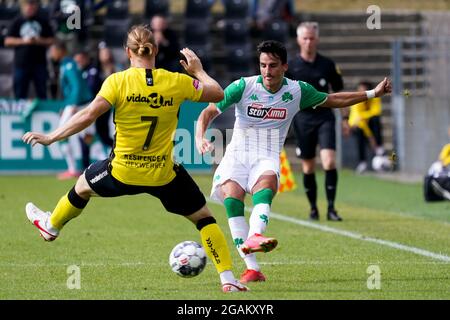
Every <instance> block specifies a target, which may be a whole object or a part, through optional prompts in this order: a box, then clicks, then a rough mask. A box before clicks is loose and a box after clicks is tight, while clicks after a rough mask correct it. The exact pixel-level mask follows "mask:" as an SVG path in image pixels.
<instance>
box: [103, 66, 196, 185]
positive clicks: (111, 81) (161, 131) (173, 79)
mask: <svg viewBox="0 0 450 320" xmlns="http://www.w3.org/2000/svg"><path fill="white" fill-rule="evenodd" d="M202 91H203V90H202V87H201V84H200V82H199V81H198V80H196V79H193V78H191V77H189V76H187V75H185V74H181V73H174V72H169V71H167V70H164V69H144V68H134V67H131V68H129V69H127V70H125V71H122V72H117V73H114V74H112V75H110V76H109V77H108V78H107V79H106V80H105V82H104V83H103V85H102V88H101V90H100V92H99V93H98V95H99V96H101V97H103V98H105V99H106V100H107V101H108V102H109V103H110V104H111V105H112V106H114V124H115V127H116V134H115V144H114V147H113V150H112V153H111V158H112V161H111V166H112V169H111V174H112V175H113V177H114V178H116V179H117V180H119V181H121V182H123V183H126V184H131V185H139V186H162V185H165V184H167V183H169V182H170V181H172V179H173V178H174V177H175V172H174V170H173V165H174V161H173V158H172V156H173V155H172V151H173V138H174V135H175V130H176V128H177V124H178V114H179V110H180V105H181V103H182V102H183V101H185V100H191V101H198V100H199V99H200V96H201V94H202Z"/></svg>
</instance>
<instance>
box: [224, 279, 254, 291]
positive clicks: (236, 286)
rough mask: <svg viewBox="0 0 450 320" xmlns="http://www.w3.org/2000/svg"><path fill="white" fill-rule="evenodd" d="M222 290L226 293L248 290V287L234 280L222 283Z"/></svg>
mask: <svg viewBox="0 0 450 320" xmlns="http://www.w3.org/2000/svg"><path fill="white" fill-rule="evenodd" d="M222 291H223V292H224V293H228V292H241V291H250V289H249V288H247V287H246V286H244V285H243V284H242V283H240V282H239V281H237V280H236V281H235V282H234V283H224V284H223V285H222Z"/></svg>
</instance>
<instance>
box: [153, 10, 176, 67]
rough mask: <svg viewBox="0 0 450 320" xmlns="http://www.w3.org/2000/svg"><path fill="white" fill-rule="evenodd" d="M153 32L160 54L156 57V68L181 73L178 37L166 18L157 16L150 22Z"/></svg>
mask: <svg viewBox="0 0 450 320" xmlns="http://www.w3.org/2000/svg"><path fill="white" fill-rule="evenodd" d="M150 28H151V29H152V31H153V35H154V37H155V41H156V45H157V46H158V54H157V55H156V67H157V68H163V69H166V70H168V71H179V70H180V64H179V60H180V59H179V51H180V46H179V44H178V37H177V35H176V33H175V31H173V30H171V29H170V28H169V24H168V23H167V19H166V17H164V16H162V15H155V16H153V17H152V20H151V22H150Z"/></svg>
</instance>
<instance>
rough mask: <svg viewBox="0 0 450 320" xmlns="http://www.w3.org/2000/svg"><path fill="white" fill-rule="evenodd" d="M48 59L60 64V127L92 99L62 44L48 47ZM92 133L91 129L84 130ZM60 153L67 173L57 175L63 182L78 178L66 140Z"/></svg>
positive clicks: (72, 153)
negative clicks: (61, 108)
mask: <svg viewBox="0 0 450 320" xmlns="http://www.w3.org/2000/svg"><path fill="white" fill-rule="evenodd" d="M50 57H51V59H53V60H54V61H57V62H59V64H60V71H59V74H60V87H61V92H62V95H63V99H64V101H63V102H64V105H65V107H64V109H63V111H62V114H61V119H60V126H61V125H63V124H64V123H66V122H67V121H68V120H69V119H70V117H72V115H74V114H75V113H76V112H78V111H79V110H81V109H82V108H83V107H84V106H85V105H86V104H87V103H89V101H90V100H91V99H92V93H91V91H90V90H89V87H88V85H87V83H86V81H85V80H84V79H83V77H82V74H81V71H80V70H79V69H78V67H77V64H76V62H75V61H74V60H73V59H72V58H71V57H70V56H69V55H68V53H67V47H66V45H65V43H64V42H62V41H58V42H56V43H55V44H53V45H52V46H51V47H50ZM85 130H86V131H85V133H86V132H92V128H91V127H89V128H87V129H85ZM60 147H61V152H62V154H63V156H64V159H65V160H66V163H67V171H65V172H63V173H61V174H59V175H58V179H60V180H65V179H70V178H75V177H78V176H79V171H78V170H77V165H76V161H75V156H74V152H73V149H72V146H71V144H70V143H69V141H68V140H65V141H62V142H61V143H60Z"/></svg>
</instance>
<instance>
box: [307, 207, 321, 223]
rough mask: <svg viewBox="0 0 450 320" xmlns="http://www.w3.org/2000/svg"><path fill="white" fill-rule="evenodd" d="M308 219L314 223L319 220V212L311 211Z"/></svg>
mask: <svg viewBox="0 0 450 320" xmlns="http://www.w3.org/2000/svg"><path fill="white" fill-rule="evenodd" d="M309 219H310V220H316V221H317V220H319V210H317V209H311V212H310V213H309Z"/></svg>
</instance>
